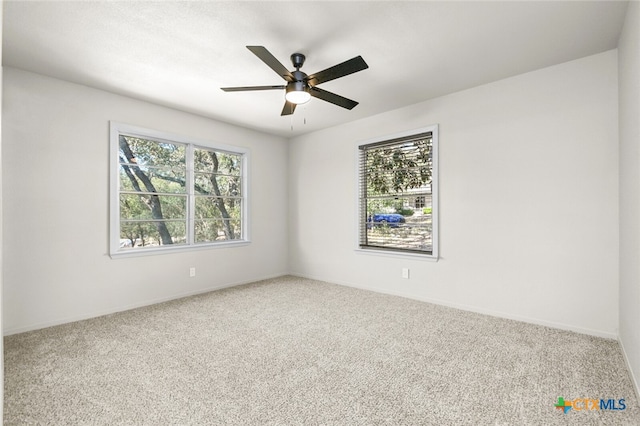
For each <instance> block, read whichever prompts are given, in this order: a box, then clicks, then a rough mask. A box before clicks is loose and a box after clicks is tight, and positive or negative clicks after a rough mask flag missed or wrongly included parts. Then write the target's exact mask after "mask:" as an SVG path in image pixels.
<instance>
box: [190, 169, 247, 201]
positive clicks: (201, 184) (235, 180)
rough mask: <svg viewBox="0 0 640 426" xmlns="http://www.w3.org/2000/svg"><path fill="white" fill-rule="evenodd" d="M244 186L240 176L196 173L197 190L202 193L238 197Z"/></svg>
mask: <svg viewBox="0 0 640 426" xmlns="http://www.w3.org/2000/svg"><path fill="white" fill-rule="evenodd" d="M240 188H242V185H241V182H240V176H229V175H216V174H213V173H203V172H198V173H196V174H195V190H196V191H195V192H196V193H197V194H200V195H215V196H222V197H238V196H240V195H242V194H241V191H240Z"/></svg>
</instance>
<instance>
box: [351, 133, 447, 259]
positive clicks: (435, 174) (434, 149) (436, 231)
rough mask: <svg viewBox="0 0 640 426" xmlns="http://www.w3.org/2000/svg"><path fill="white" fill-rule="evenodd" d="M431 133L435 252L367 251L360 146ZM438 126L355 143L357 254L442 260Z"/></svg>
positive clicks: (433, 238) (369, 249) (433, 243)
mask: <svg viewBox="0 0 640 426" xmlns="http://www.w3.org/2000/svg"><path fill="white" fill-rule="evenodd" d="M428 132H431V135H432V156H433V158H432V161H433V168H432V170H431V197H432V201H431V202H432V210H431V214H432V216H431V220H432V222H431V223H432V231H431V239H432V250H431V253H428V252H425V253H418V252H415V251H408V250H407V251H403V250H402V249H384V248H366V247H361V246H360V232H361V226H362V220H363V218H364V217H365V213H366V212H363V211H362V203H361V199H360V197H361V188H360V179H361V176H360V151H361V149H360V147H361V146H364V145H371V144H376V143H380V142H385V141H391V140H393V139H400V138H406V137H411V136H416V135H419V134H422V133H428ZM438 133H439V132H438V125H437V124H434V125H430V126H426V127H421V128H418V129H413V130H407V131H403V132H399V133H395V134H390V135H386V136H382V137H377V138H373V139H368V140H365V141H359V142H357V143H356V144H355V163H356V164H355V171H356V172H355V175H356V179H355V181H356V194H357V196H356V212H357V217H356V220H355V227H354V229H355V247H356V248H355V251H356V252H357V253H361V254H368V255H369V254H370V255H376V256H390V257H400V258H411V259H421V260H431V261H437V260H438V259H439V245H440V243H439V241H440V237H439V234H440V233H439V228H440V227H439V217H440V214H439V211H440V209H439V198H440V197H439V192H440V191H439V184H438V181H439V178H438V175H439V159H438V158H439V157H438V147H439V143H438V141H439V134H438ZM365 226H366V225H365Z"/></svg>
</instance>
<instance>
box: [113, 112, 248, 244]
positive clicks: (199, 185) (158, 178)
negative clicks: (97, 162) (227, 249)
mask: <svg viewBox="0 0 640 426" xmlns="http://www.w3.org/2000/svg"><path fill="white" fill-rule="evenodd" d="M111 150H112V169H113V171H114V174H113V177H114V178H112V182H111V185H112V191H111V193H112V200H111V203H112V209H111V215H112V218H111V226H112V230H111V254H112V255H114V254H122V253H127V252H136V251H137V252H140V251H145V250H150V251H155V250H166V249H179V248H186V247H192V246H203V245H213V244H224V243H230V242H236V243H237V242H240V241H245V240H246V230H245V222H244V218H245V216H246V215H245V213H244V212H245V208H246V206H245V203H246V194H245V192H246V191H245V188H246V186H245V176H246V171H245V169H246V155H247V154H246V152H245V151H244V150H242V149H240V148H234V147H228V146H214V145H211V146H203V145H197V144H195V143H193V142H190V141H188V140H186V139H184V138H179V137H171V136H167V135H163V134H160V133H158V132H153V131H149V130H144V129H137V128H133V127H130V126H127V125H120V124H115V123H113V124H112V134H111Z"/></svg>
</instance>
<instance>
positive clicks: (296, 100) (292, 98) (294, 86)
mask: <svg viewBox="0 0 640 426" xmlns="http://www.w3.org/2000/svg"><path fill="white" fill-rule="evenodd" d="M284 98H285V99H286V100H287V101H288V102H291V103H292V104H296V105H298V104H304V103H307V102H309V100H310V99H311V94H310V93H309V90H308V89H307V85H306V84H305V82H304V81H294V82H291V83H289V84H288V85H287V93H286V94H285V95H284Z"/></svg>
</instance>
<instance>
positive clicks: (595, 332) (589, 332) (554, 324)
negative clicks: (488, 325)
mask: <svg viewBox="0 0 640 426" xmlns="http://www.w3.org/2000/svg"><path fill="white" fill-rule="evenodd" d="M290 275H293V276H296V277H301V278H308V279H312V280H317V281H324V282H329V283H333V284H338V285H343V286H346V287H353V288H358V289H361V290H368V291H373V292H376V293H381V294H388V295H391V296H398V297H404V298H407V299H413V300H418V301H420V302H427V303H433V304H434V305H441V306H447V307H449V308H454V309H460V310H462V311H468V312H475V313H477V314H483V315H489V316H492V317H497V318H505V319H510V320H514V321H520V322H525V323H528V324H535V325H540V326H543V327H550V328H555V329H559V330H565V331H573V332H575V333H580V334H586V335H589V336H595V337H602V338H605V339H612V340H618V335H617V334H616V333H609V332H606V331H603V330H593V329H590V328H583V327H578V326H574V325H570V324H564V323H558V322H553V321H546V320H542V319H538V318H530V317H524V316H519V315H512V314H509V313H506V312H500V311H493V310H490V309H483V308H478V307H475V306H469V305H463V304H458V303H451V302H448V301H445V300H439V299H432V298H428V297H416V296H414V295H411V294H407V293H403V292H399V291H388V290H381V289H379V288H375V287H369V286H366V285H364V286H363V285H359V284H353V283H350V282H346V281H334V280H327V279H323V278H321V277H315V276H312V275H309V274H301V273H297V272H291V273H290Z"/></svg>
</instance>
